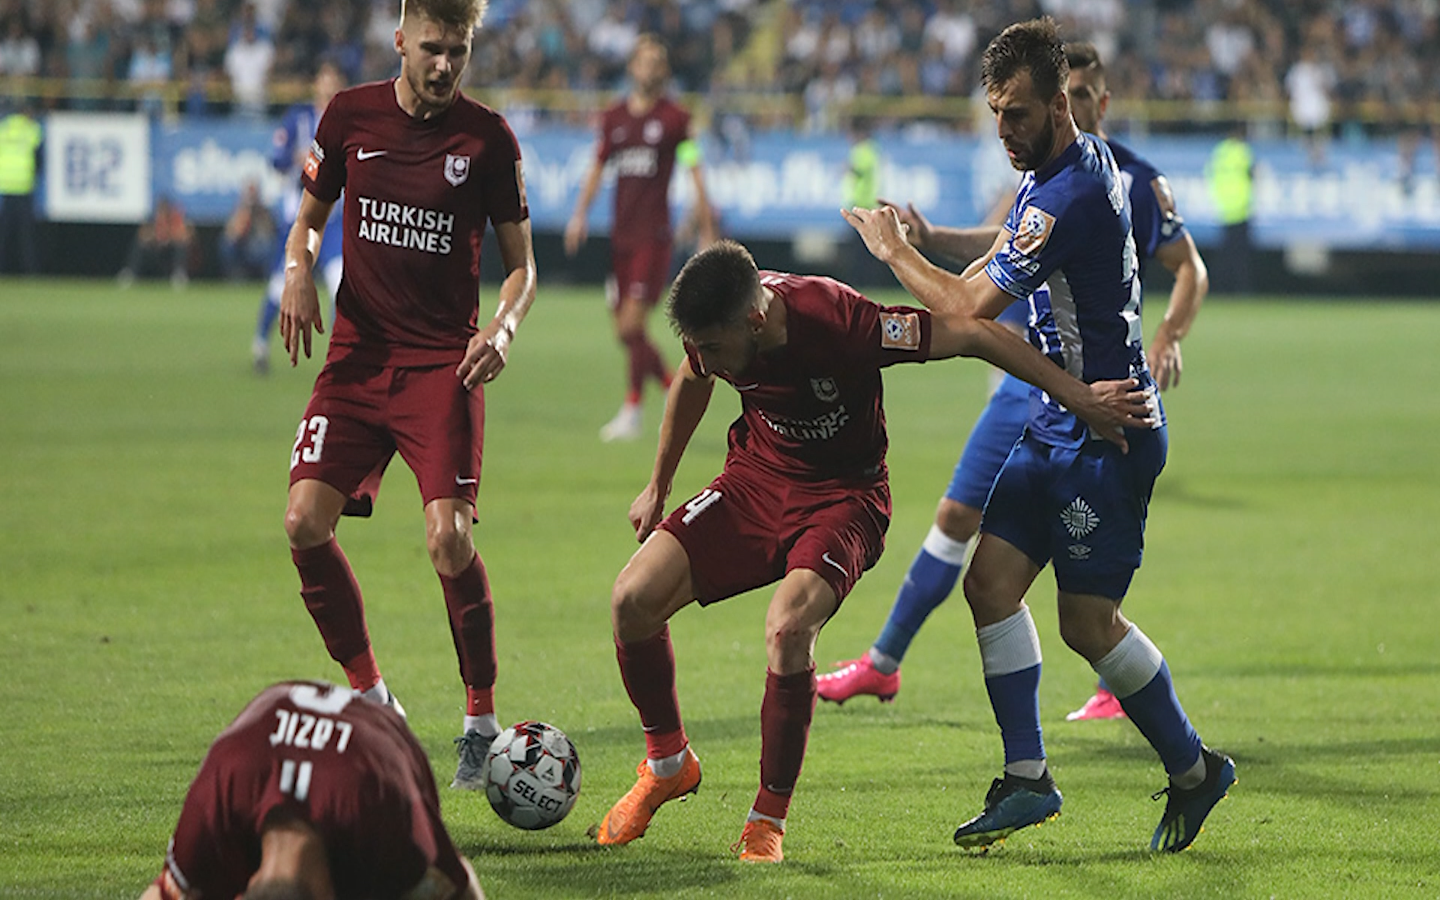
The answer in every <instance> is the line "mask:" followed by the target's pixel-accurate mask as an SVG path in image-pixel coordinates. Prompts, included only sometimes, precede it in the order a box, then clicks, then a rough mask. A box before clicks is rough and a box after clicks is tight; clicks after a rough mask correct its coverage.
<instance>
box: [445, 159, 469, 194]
mask: <svg viewBox="0 0 1440 900" xmlns="http://www.w3.org/2000/svg"><path fill="white" fill-rule="evenodd" d="M469 177H470V157H468V156H457V155H456V154H454V153H447V154H445V180H446V181H448V182H450V183H451V184H453V185H454V186H455V187H459V186H460V185H462V184H464V183H465V179H467V178H469Z"/></svg>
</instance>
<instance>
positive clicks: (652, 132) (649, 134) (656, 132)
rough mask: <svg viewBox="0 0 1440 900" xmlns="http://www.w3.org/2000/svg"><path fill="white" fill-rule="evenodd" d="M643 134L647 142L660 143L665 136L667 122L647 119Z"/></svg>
mask: <svg viewBox="0 0 1440 900" xmlns="http://www.w3.org/2000/svg"><path fill="white" fill-rule="evenodd" d="M643 134H644V137H645V143H647V144H658V143H660V138H662V137H664V136H665V123H664V122H662V121H660V120H659V119H646V120H645V129H644V131H643Z"/></svg>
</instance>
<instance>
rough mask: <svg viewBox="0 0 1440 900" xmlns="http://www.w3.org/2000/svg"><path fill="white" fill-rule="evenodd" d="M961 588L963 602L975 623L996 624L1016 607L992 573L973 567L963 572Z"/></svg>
mask: <svg viewBox="0 0 1440 900" xmlns="http://www.w3.org/2000/svg"><path fill="white" fill-rule="evenodd" d="M961 586H962V588H963V589H964V591H965V602H966V603H968V604H970V610H971V612H972V613H973V614H974V616H975V620H976V621H977V622H998V621H999V620H1001V619H1003V618H1005V617H1007V616H1008V615H1010V614H1011V613H1012V612H1014V611H1015V610H1014V609H1012V607H1015V606H1017V605H1018V604H1017V603H1016V602H1013V601H1012V600H1011V598H1010V596H1009V593H1010V592H1007V591H1005V590H1003V584H1002V582H1001V581H1000V580H999V579H997V578H996V577H995V576H994V575H993V574H992V573H990V572H986V571H982V570H981V569H980V568H977V567H976V566H974V565H971V566H970V567H969V568H968V569H966V570H965V577H964V580H963V581H962V582H961Z"/></svg>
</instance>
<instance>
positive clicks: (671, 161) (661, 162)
mask: <svg viewBox="0 0 1440 900" xmlns="http://www.w3.org/2000/svg"><path fill="white" fill-rule="evenodd" d="M689 134H690V114H689V113H688V112H686V111H685V110H683V109H681V108H680V107H679V106H677V105H676V104H675V103H674V102H672V101H671V100H670V99H668V98H666V97H661V98H660V99H659V100H657V101H655V104H654V105H653V106H651V107H650V110H649V112H647V113H645V115H643V116H635V115H631V113H630V109H629V107H628V106H626V104H625V101H624V100H621V101H620V102H619V103H616V104H615V105H613V106H611V107H610V108H609V109H607V110H605V112H604V113H603V114H601V116H600V146H599V151H598V154H599V157H600V161H601V162H602V163H606V164H608V165H609V166H610V167H611V168H612V170H613V171H614V173H615V221H614V222H613V223H612V224H611V226H610V241H611V243H614V244H619V245H620V246H622V247H625V246H633V245H634V244H639V243H645V242H648V241H668V240H670V200H669V194H670V176H671V174H672V173H673V172H674V171H675V148H676V147H678V146H680V144H681V142H682V141H684V140H685V138H686V137H688V136H689Z"/></svg>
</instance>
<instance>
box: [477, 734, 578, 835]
mask: <svg viewBox="0 0 1440 900" xmlns="http://www.w3.org/2000/svg"><path fill="white" fill-rule="evenodd" d="M480 772H481V778H483V779H484V780H485V796H486V798H488V799H489V800H490V806H491V807H492V808H493V809H494V810H495V813H496V815H498V816H499V817H500V818H502V819H504V820H505V821H506V822H509V823H510V824H511V825H514V826H515V827H516V828H524V829H526V830H527V831H535V830H537V829H540V828H549V827H550V826H551V825H554V824H555V823H556V822H559V821H560V820H561V819H563V818H565V816H566V815H567V814H568V813H569V812H570V808H571V807H573V806H574V805H575V798H576V797H578V796H580V754H578V753H576V752H575V745H574V744H572V743H571V742H570V739H569V738H568V737H566V736H565V732H563V731H561V730H560V729H558V728H556V727H555V726H553V725H546V724H545V723H544V722H519V723H517V724H515V725H511V726H510V727H509V728H507V729H505V730H504V731H502V732H500V735H499V736H498V737H496V738H495V740H494V741H492V742H491V744H490V750H489V752H488V753H486V754H485V765H484V767H483V768H482V769H481V770H480Z"/></svg>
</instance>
